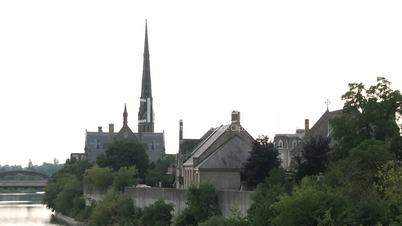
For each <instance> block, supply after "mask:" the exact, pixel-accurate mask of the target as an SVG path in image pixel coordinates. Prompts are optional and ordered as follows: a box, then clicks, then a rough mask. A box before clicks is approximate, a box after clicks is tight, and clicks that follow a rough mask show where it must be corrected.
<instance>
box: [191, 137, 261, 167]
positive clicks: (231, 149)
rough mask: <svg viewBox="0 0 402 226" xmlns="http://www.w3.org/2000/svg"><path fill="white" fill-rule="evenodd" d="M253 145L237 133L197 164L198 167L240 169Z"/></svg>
mask: <svg viewBox="0 0 402 226" xmlns="http://www.w3.org/2000/svg"><path fill="white" fill-rule="evenodd" d="M252 149H253V148H252V145H250V144H249V143H248V142H244V140H243V139H242V138H240V136H238V135H235V136H233V137H231V138H230V139H229V140H227V141H226V142H225V143H224V144H222V145H221V146H220V147H219V148H217V149H216V151H215V152H213V153H212V154H210V155H209V156H208V157H207V158H205V159H204V160H203V161H202V162H200V163H199V164H198V166H197V168H198V169H240V168H242V167H243V163H244V162H245V161H247V158H248V157H249V156H250V151H251V150H252Z"/></svg>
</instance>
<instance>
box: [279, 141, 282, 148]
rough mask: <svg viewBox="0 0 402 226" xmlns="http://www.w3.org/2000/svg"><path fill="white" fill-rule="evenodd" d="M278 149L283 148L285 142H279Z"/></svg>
mask: <svg viewBox="0 0 402 226" xmlns="http://www.w3.org/2000/svg"><path fill="white" fill-rule="evenodd" d="M278 148H283V141H282V140H279V141H278Z"/></svg>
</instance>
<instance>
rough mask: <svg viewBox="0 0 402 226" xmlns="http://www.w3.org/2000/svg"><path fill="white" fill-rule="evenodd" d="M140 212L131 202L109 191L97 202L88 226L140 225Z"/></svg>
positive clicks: (127, 198)
mask: <svg viewBox="0 0 402 226" xmlns="http://www.w3.org/2000/svg"><path fill="white" fill-rule="evenodd" d="M139 215H140V212H139V211H138V210H137V209H136V208H135V207H134V205H133V202H132V200H131V199H130V198H129V197H126V196H124V195H122V194H120V193H118V192H116V191H113V190H110V191H109V192H107V193H106V195H105V196H104V198H103V199H102V200H101V201H99V202H97V204H96V206H95V208H94V210H93V212H92V214H91V216H90V218H89V224H88V225H89V226H109V225H133V226H135V225H140V224H139V220H138V219H139V218H140V216H139Z"/></svg>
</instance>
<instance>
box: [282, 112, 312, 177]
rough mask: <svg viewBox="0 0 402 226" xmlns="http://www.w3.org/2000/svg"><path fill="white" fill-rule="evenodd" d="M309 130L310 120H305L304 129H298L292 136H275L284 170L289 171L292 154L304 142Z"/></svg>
mask: <svg viewBox="0 0 402 226" xmlns="http://www.w3.org/2000/svg"><path fill="white" fill-rule="evenodd" d="M308 130H309V120H308V119H306V120H305V128H304V129H296V133H291V134H275V137H274V144H275V147H276V148H277V149H278V152H279V157H280V159H281V166H282V168H284V169H286V170H287V169H289V167H290V162H291V159H292V154H293V153H294V152H295V149H296V147H297V146H298V145H299V144H300V143H301V142H302V141H303V138H304V135H305V132H306V131H308Z"/></svg>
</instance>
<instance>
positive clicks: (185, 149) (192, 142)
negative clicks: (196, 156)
mask: <svg viewBox="0 0 402 226" xmlns="http://www.w3.org/2000/svg"><path fill="white" fill-rule="evenodd" d="M200 140H201V139H183V140H182V143H181V150H180V151H181V153H182V155H183V156H185V158H186V156H188V155H190V154H191V151H192V150H194V148H195V147H196V146H197V145H198V143H200Z"/></svg>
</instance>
